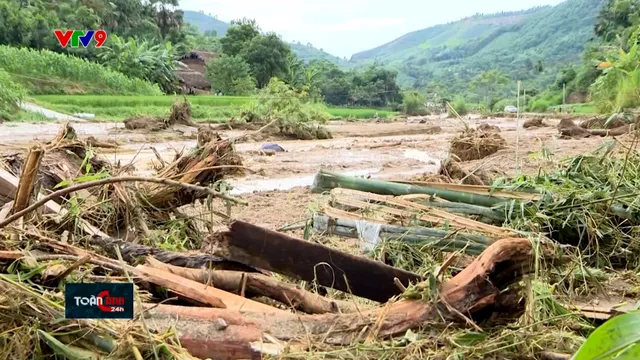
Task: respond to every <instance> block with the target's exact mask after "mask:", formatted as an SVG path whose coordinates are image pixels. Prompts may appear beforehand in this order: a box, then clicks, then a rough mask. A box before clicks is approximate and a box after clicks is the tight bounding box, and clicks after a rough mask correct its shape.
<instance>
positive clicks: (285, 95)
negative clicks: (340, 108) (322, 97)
mask: <svg viewBox="0 0 640 360" xmlns="http://www.w3.org/2000/svg"><path fill="white" fill-rule="evenodd" d="M302 97H304V95H303V94H298V93H296V92H295V91H294V90H293V89H292V88H291V87H290V86H289V85H287V84H285V83H284V82H283V81H282V80H279V79H278V78H272V79H271V80H270V81H269V84H268V85H267V86H266V87H265V88H264V89H262V90H261V91H260V93H259V94H258V97H257V100H256V102H255V103H254V104H251V105H249V106H247V107H246V108H245V110H244V111H243V117H244V120H245V121H247V122H256V123H265V122H269V121H271V120H277V127H278V128H279V132H280V134H282V135H284V136H286V137H293V138H297V139H301V140H310V139H327V138H330V137H331V133H330V132H329V131H328V130H326V129H325V128H323V127H320V126H317V125H315V124H314V123H321V124H324V123H326V122H327V121H329V118H330V116H331V115H330V114H329V113H328V112H327V108H326V106H325V105H323V104H317V103H316V104H311V103H308V102H304V101H303V100H302V99H301V98H302Z"/></svg>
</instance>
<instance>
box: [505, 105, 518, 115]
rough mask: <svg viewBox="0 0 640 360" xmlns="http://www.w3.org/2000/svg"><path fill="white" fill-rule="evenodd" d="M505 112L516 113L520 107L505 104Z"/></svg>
mask: <svg viewBox="0 0 640 360" xmlns="http://www.w3.org/2000/svg"><path fill="white" fill-rule="evenodd" d="M504 112H506V113H516V112H518V108H517V107H515V106H513V105H509V106H505V107H504Z"/></svg>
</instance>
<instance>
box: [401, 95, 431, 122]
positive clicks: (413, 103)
mask: <svg viewBox="0 0 640 360" xmlns="http://www.w3.org/2000/svg"><path fill="white" fill-rule="evenodd" d="M402 111H403V112H404V113H405V114H407V115H414V116H416V115H427V109H426V108H425V107H424V99H423V97H422V96H420V94H419V93H418V92H415V91H410V92H406V93H404V94H403V95H402Z"/></svg>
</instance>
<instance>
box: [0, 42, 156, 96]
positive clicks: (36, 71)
mask: <svg viewBox="0 0 640 360" xmlns="http://www.w3.org/2000/svg"><path fill="white" fill-rule="evenodd" d="M0 54H2V56H0V69H4V70H5V71H6V72H7V73H9V75H10V76H11V78H12V79H13V80H14V81H15V82H18V83H20V84H22V85H23V86H24V87H25V88H26V89H27V90H28V91H29V93H30V94H64V93H83V94H139V95H145V94H148V95H160V94H162V92H161V91H160V89H159V88H158V87H157V86H154V85H152V84H150V83H148V82H146V81H144V80H140V79H131V78H128V77H127V76H125V75H123V74H121V73H119V72H117V71H114V70H111V69H109V68H106V67H104V66H102V65H99V64H96V63H92V62H89V61H87V60H84V59H80V58H77V57H73V56H67V55H64V54H57V53H54V52H52V51H49V50H34V49H28V48H20V49H19V48H15V47H8V46H3V45H0Z"/></svg>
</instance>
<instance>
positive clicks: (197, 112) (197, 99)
mask: <svg viewBox="0 0 640 360" xmlns="http://www.w3.org/2000/svg"><path fill="white" fill-rule="evenodd" d="M32 98H33V100H34V102H35V103H37V104H39V105H42V106H45V107H47V108H49V109H51V110H55V111H59V112H62V113H66V114H73V113H77V112H84V113H93V114H96V119H98V120H110V121H122V120H124V119H126V118H128V117H133V116H143V115H144V116H166V115H167V113H168V111H169V108H170V107H171V105H172V104H173V103H175V102H176V101H178V100H180V99H182V98H183V97H182V96H95V95H38V96H33V97H32ZM185 98H186V99H187V100H188V101H189V103H190V104H191V112H192V116H193V118H194V120H196V121H198V120H200V121H202V120H207V121H215V122H226V121H228V120H229V119H231V118H232V117H238V116H240V113H241V112H242V109H243V108H245V107H246V106H250V105H251V103H252V102H254V101H255V98H252V97H246V96H214V95H209V96H185ZM325 111H326V112H328V113H329V114H330V115H331V117H332V118H344V119H372V118H374V117H375V116H376V114H377V115H378V117H379V118H383V119H384V118H389V117H393V116H394V115H395V114H396V112H393V111H388V110H376V109H368V108H340V107H333V108H331V107H330V108H326V109H325ZM25 121H26V120H25Z"/></svg>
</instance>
